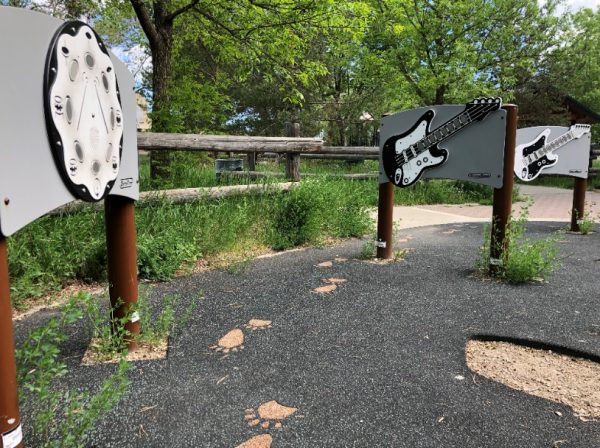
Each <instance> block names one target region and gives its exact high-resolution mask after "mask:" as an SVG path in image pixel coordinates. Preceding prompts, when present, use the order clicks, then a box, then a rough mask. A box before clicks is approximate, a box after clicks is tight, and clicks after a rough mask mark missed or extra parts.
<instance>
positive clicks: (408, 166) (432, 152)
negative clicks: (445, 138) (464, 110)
mask: <svg viewBox="0 0 600 448" xmlns="http://www.w3.org/2000/svg"><path fill="white" fill-rule="evenodd" d="M434 115H435V114H434V112H433V111H432V110H429V111H427V112H426V113H425V114H424V115H423V116H422V117H421V118H419V120H417V122H416V123H415V125H414V126H413V127H412V128H410V129H409V130H408V131H407V132H405V133H403V134H398V135H393V136H392V137H390V138H388V139H387V140H386V142H385V143H384V145H383V151H382V159H383V166H384V169H385V174H386V176H387V177H388V179H389V180H390V181H391V182H392V183H393V184H394V185H396V186H398V187H408V186H410V185H412V184H414V183H415V182H416V181H417V180H419V178H420V177H421V175H422V174H423V171H425V170H426V169H428V168H432V167H435V166H439V165H441V164H443V163H444V162H445V161H446V159H447V158H448V152H447V151H446V150H445V149H439V148H437V147H432V148H430V149H428V150H426V151H423V152H422V153H421V154H418V155H415V156H414V157H413V158H411V159H410V160H409V161H408V162H403V163H402V162H400V161H399V160H398V159H399V158H400V159H401V160H402V156H401V154H402V153H403V152H404V151H406V150H408V151H411V150H410V149H409V148H410V147H411V145H413V144H415V143H416V142H418V141H419V140H421V139H423V138H424V137H426V136H427V134H429V133H430V125H431V121H432V120H433V117H434Z"/></svg>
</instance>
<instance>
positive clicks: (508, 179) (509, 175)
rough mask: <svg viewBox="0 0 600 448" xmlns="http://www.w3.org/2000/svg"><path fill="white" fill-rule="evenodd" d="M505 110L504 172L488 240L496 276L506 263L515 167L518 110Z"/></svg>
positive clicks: (511, 106) (496, 192)
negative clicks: (507, 232) (507, 233)
mask: <svg viewBox="0 0 600 448" xmlns="http://www.w3.org/2000/svg"><path fill="white" fill-rule="evenodd" d="M502 108H503V109H504V110H506V137H505V140H504V171H503V184H502V188H495V189H494V205H493V207H492V235H491V238H490V263H489V272H490V275H496V274H497V273H498V272H499V270H500V269H499V268H500V267H501V266H502V264H503V263H504V262H505V261H506V260H505V257H506V251H507V249H508V244H509V243H510V241H508V240H507V239H506V231H507V229H508V226H509V225H510V214H511V210H512V193H513V183H514V178H513V171H514V166H515V146H516V142H517V120H518V116H517V114H518V108H517V106H516V105H514V104H507V105H505V106H503V107H502Z"/></svg>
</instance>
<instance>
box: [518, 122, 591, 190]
mask: <svg viewBox="0 0 600 448" xmlns="http://www.w3.org/2000/svg"><path fill="white" fill-rule="evenodd" d="M563 141H564V143H562V142H563ZM553 142H555V144H554V145H555V147H556V148H555V149H553V148H549V149H551V150H550V151H547V153H546V157H543V158H541V159H540V160H537V161H533V163H534V164H535V165H538V164H539V165H540V166H539V167H538V168H536V170H538V169H539V171H533V172H532V173H530V175H531V174H534V173H535V174H534V175H535V177H537V176H543V175H544V174H562V175H565V176H572V177H580V178H582V179H587V177H588V164H589V158H590V146H591V144H592V135H591V133H590V132H589V125H575V126H571V127H570V128H569V127H564V126H536V127H531V128H523V129H518V130H517V145H516V154H515V175H516V176H517V177H518V178H519V179H521V180H524V181H528V180H533V179H527V176H525V178H524V177H523V175H522V172H523V169H524V168H525V167H526V165H527V160H524V157H526V156H527V155H528V154H524V153H523V151H526V148H531V149H532V150H534V151H535V150H536V149H537V150H539V149H542V148H544V146H545V147H546V148H547V147H548V146H549V145H552V144H553ZM531 154H532V153H531ZM544 162H547V165H546V166H544V164H543V163H544ZM548 165H550V166H548ZM535 177H533V178H535Z"/></svg>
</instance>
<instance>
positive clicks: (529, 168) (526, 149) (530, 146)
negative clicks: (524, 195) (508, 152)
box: [515, 124, 591, 182]
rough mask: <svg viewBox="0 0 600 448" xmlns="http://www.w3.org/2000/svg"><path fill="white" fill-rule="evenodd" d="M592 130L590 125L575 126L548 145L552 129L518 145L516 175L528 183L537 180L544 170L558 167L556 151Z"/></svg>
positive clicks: (516, 150) (516, 149)
mask: <svg viewBox="0 0 600 448" xmlns="http://www.w3.org/2000/svg"><path fill="white" fill-rule="evenodd" d="M590 130H591V126H590V125H589V124H575V125H573V126H571V127H570V128H569V130H568V131H567V132H565V133H564V134H562V135H561V136H560V137H558V138H555V139H554V140H552V141H551V142H549V143H546V139H547V138H548V136H549V135H550V129H544V130H543V131H542V132H541V133H540V134H539V135H538V136H537V137H536V138H535V139H533V140H532V141H530V142H527V143H523V144H521V145H518V146H517V147H516V148H515V175H516V176H517V177H518V178H519V179H521V180H524V181H526V182H529V181H531V180H533V179H535V178H536V177H538V176H539V175H540V174H541V172H542V171H543V170H545V169H546V168H549V167H551V166H553V165H556V162H558V155H556V154H554V151H556V150H557V149H559V148H561V147H563V146H565V145H566V144H567V143H569V142H571V141H572V140H575V139H578V138H581V136H583V135H585V134H587V133H589V132H590Z"/></svg>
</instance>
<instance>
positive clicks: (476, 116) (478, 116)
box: [465, 97, 502, 121]
mask: <svg viewBox="0 0 600 448" xmlns="http://www.w3.org/2000/svg"><path fill="white" fill-rule="evenodd" d="M500 107H502V98H499V97H496V98H475V99H474V100H472V101H469V102H468V103H467V104H466V108H465V112H468V113H469V116H470V117H471V119H472V120H477V121H479V120H483V119H484V118H485V117H486V115H487V114H489V113H490V112H493V111H495V110H498V109H500Z"/></svg>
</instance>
